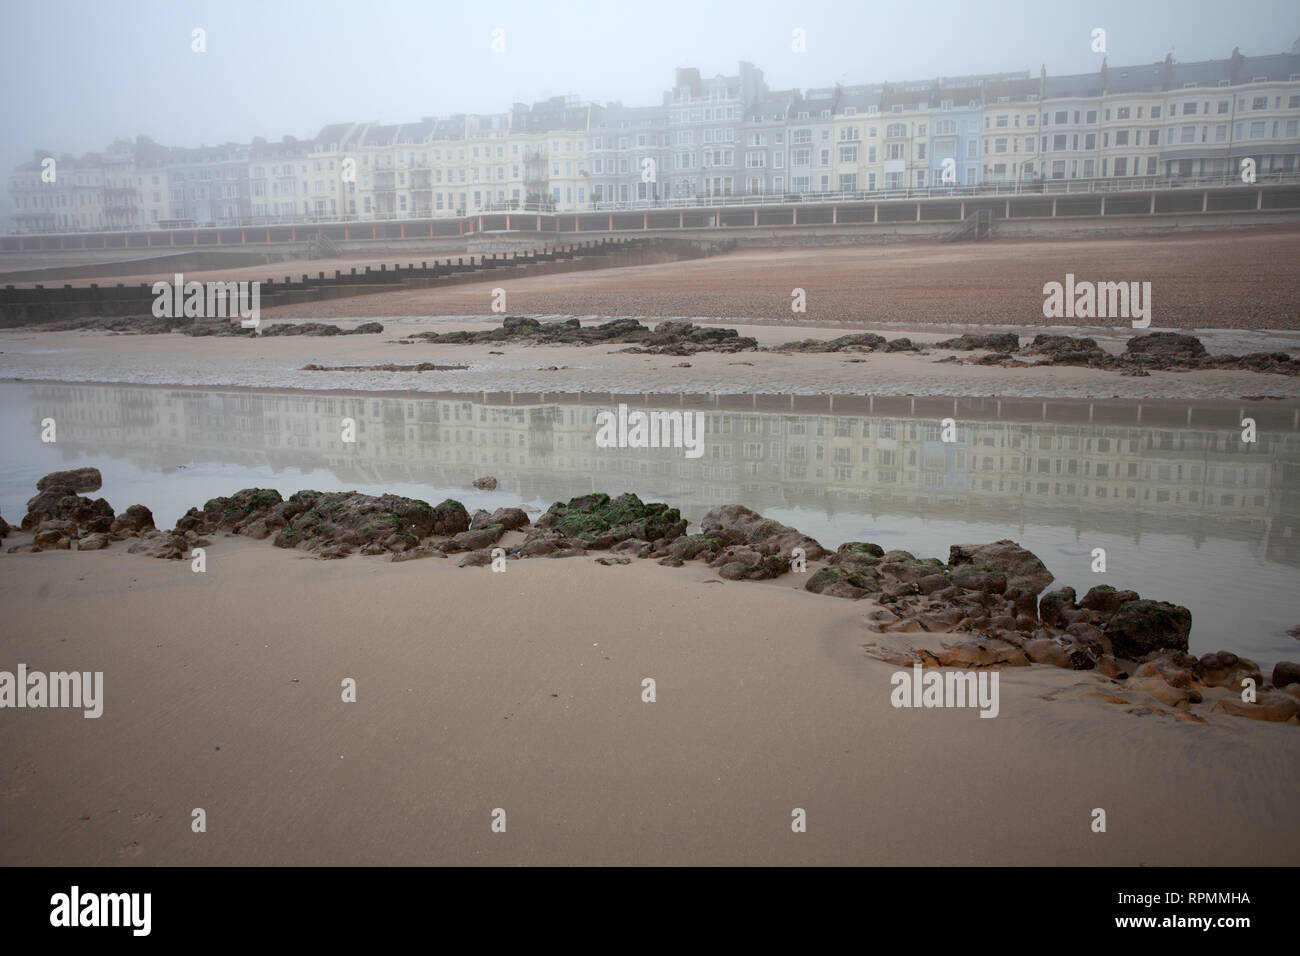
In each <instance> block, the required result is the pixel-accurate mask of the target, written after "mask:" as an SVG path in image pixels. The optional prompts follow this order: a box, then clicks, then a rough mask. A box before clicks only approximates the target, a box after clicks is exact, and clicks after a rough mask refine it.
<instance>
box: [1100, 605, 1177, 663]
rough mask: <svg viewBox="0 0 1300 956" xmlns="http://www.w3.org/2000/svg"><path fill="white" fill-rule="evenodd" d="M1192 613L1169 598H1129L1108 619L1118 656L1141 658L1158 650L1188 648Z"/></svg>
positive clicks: (1111, 638)
mask: <svg viewBox="0 0 1300 956" xmlns="http://www.w3.org/2000/svg"><path fill="white" fill-rule="evenodd" d="M1191 631H1192V612H1191V611H1189V610H1187V608H1185V607H1180V606H1179V605H1177V604H1170V603H1169V602H1167V601H1146V600H1141V601H1126V602H1125V603H1124V604H1121V605H1120V607H1119V609H1118V610H1116V611H1115V613H1114V615H1113V616H1112V617H1111V618H1110V619H1109V620H1108V621H1107V622H1106V626H1105V632H1106V636H1107V637H1109V638H1110V640H1111V643H1112V644H1113V645H1114V648H1115V656H1116V657H1127V658H1130V659H1137V658H1139V657H1141V656H1142V655H1144V654H1147V653H1149V652H1151V651H1154V650H1161V649H1164V648H1173V649H1175V650H1179V651H1186V650H1187V638H1188V635H1189V634H1191Z"/></svg>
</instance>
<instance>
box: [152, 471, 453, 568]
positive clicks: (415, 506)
mask: <svg viewBox="0 0 1300 956" xmlns="http://www.w3.org/2000/svg"><path fill="white" fill-rule="evenodd" d="M467 530H469V514H468V513H467V512H466V511H465V506H464V505H462V504H461V503H460V502H459V501H454V500H451V499H448V500H446V501H444V502H442V503H441V504H439V505H437V506H431V505H430V504H429V503H428V502H425V501H420V500H419V499H415V498H403V497H401V496H399V495H364V494H361V493H359V492H355V491H340V492H321V491H300V492H298V493H297V494H295V495H292V496H291V497H289V498H288V499H287V500H286V499H283V498H281V496H280V493H279V492H278V491H275V490H274V489H266V488H245V489H244V490H243V491H239V492H236V493H235V494H234V495H231V496H230V497H225V498H213V499H211V500H210V501H208V502H207V503H206V504H205V505H204V506H203V508H202V509H198V508H191V509H190V510H189V511H187V512H186V513H185V514H184V515H183V516H182V517H181V519H180V520H179V521H177V522H176V531H177V532H180V533H185V532H190V531H193V532H195V533H198V534H215V533H217V532H221V531H225V532H229V533H232V534H240V535H246V536H248V537H251V538H266V537H272V543H273V544H275V546H276V547H280V548H295V549H298V550H303V551H314V552H318V553H320V554H321V556H322V557H341V556H343V555H346V554H350V553H352V552H353V551H360V552H361V553H362V554H380V553H384V552H392V553H400V552H404V551H408V550H410V549H412V548H414V547H416V546H417V545H419V544H420V543H421V541H423V540H424V539H426V538H430V537H451V536H454V535H457V534H460V533H461V532H463V531H467Z"/></svg>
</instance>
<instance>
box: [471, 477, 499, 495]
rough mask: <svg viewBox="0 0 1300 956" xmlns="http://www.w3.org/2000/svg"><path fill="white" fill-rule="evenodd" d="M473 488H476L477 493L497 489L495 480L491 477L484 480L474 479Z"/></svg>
mask: <svg viewBox="0 0 1300 956" xmlns="http://www.w3.org/2000/svg"><path fill="white" fill-rule="evenodd" d="M474 487H475V488H477V489H478V490H479V491H495V490H496V487H497V480H496V479H495V478H493V477H492V476H491V475H488V476H487V477H485V478H475V479H474Z"/></svg>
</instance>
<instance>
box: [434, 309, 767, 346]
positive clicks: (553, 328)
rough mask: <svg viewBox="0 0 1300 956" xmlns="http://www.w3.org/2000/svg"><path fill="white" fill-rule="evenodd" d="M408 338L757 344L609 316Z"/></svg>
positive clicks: (680, 325)
mask: <svg viewBox="0 0 1300 956" xmlns="http://www.w3.org/2000/svg"><path fill="white" fill-rule="evenodd" d="M411 339H413V340H414V339H418V340H423V341H425V342H433V343H436V344H439V345H464V344H480V343H485V342H511V343H514V344H518V345H607V344H619V343H621V344H625V345H631V346H633V348H630V349H627V350H626V351H630V352H649V353H655V354H664V355H692V354H694V353H695V352H745V351H753V350H754V349H756V348H757V347H758V343H757V342H756V341H755V340H754V339H752V338H750V337H748V336H742V335H740V333H739V332H737V331H736V330H735V329H724V328H717V327H713V326H698V325H695V324H694V323H693V322H686V321H682V320H676V319H673V320H669V321H666V322H660V323H659V324H658V325H656V326H655V327H654V328H653V329H651V328H649V327H648V326H646V325H643V324H642V323H641V322H639V321H637V320H636V319H613V320H611V321H609V322H602V323H600V324H599V325H583V324H582V323H581V322H580V321H579V320H578V319H565V320H564V321H562V322H539V321H538V320H537V319H534V318H531V317H530V316H523V315H508V316H506V317H505V319H504V320H503V321H502V323H501V325H500V326H499V327H498V328H495V329H480V330H476V331H469V330H458V331H454V332H420V333H418V334H416V335H413V336H411Z"/></svg>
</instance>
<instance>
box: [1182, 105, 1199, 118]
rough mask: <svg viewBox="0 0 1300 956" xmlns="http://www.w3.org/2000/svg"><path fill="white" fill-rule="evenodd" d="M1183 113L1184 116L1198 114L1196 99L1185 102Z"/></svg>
mask: <svg viewBox="0 0 1300 956" xmlns="http://www.w3.org/2000/svg"><path fill="white" fill-rule="evenodd" d="M1183 115H1184V116H1195V115H1196V103H1195V101H1193V102H1190V103H1184V104H1183Z"/></svg>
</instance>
